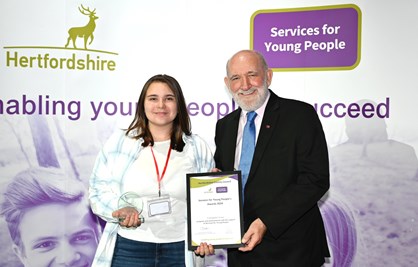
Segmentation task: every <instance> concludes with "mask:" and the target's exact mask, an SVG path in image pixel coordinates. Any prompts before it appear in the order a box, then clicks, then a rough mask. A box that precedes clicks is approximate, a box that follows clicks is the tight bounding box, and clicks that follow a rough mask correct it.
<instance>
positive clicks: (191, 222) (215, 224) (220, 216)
mask: <svg viewBox="0 0 418 267" xmlns="http://www.w3.org/2000/svg"><path fill="white" fill-rule="evenodd" d="M187 215H188V225H187V227H188V229H187V230H188V231H187V235H188V247H189V249H190V250H194V249H196V248H197V247H198V246H199V244H200V243H207V244H211V245H213V247H214V248H234V247H235V248H236V247H242V246H243V244H242V243H241V238H242V236H243V234H244V231H243V219H242V218H243V217H242V196H241V172H240V171H230V172H208V173H190V174H187Z"/></svg>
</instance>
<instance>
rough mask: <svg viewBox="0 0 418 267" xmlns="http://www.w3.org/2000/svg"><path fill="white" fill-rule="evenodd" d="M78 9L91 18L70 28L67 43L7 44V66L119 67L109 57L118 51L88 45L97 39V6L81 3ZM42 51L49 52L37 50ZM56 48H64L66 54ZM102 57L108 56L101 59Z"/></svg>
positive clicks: (76, 68) (49, 67)
mask: <svg viewBox="0 0 418 267" xmlns="http://www.w3.org/2000/svg"><path fill="white" fill-rule="evenodd" d="M78 10H79V11H80V13H81V14H83V15H85V16H88V17H89V21H88V22H87V24H86V25H85V26H82V27H71V28H69V30H68V38H67V43H66V44H65V46H5V47H3V48H4V49H5V50H6V55H5V56H6V60H5V62H6V67H9V68H28V69H58V70H59V69H63V70H78V71H84V70H87V71H114V70H116V62H115V61H114V59H110V58H108V57H109V55H113V56H117V55H118V53H115V52H110V51H104V50H97V49H90V48H87V46H90V45H91V44H92V43H93V40H94V34H93V33H94V31H95V29H96V20H97V19H98V18H99V17H98V16H96V9H95V8H94V9H93V10H91V9H90V7H84V6H83V5H82V4H81V5H80V6H79V7H78ZM79 38H81V39H82V40H83V44H84V46H83V48H77V40H79ZM61 40H62V39H61ZM39 50H50V51H49V52H45V53H38V52H39ZM57 50H61V51H64V53H62V52H59V51H57ZM34 51H35V52H34ZM68 51H69V52H68ZM36 53H38V54H36ZM101 56H102V57H107V58H101Z"/></svg>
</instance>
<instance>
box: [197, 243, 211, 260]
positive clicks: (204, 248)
mask: <svg viewBox="0 0 418 267" xmlns="http://www.w3.org/2000/svg"><path fill="white" fill-rule="evenodd" d="M194 253H195V254H196V255H197V256H201V257H204V256H209V255H213V254H215V249H214V248H213V246H212V245H208V244H207V243H200V245H199V246H198V247H197V248H196V249H195V251H194Z"/></svg>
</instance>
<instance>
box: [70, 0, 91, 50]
mask: <svg viewBox="0 0 418 267" xmlns="http://www.w3.org/2000/svg"><path fill="white" fill-rule="evenodd" d="M78 10H79V11H80V12H81V14H83V15H86V16H89V18H90V20H89V22H88V23H87V25H86V26H84V27H73V28H71V29H69V30H68V34H69V36H68V39H67V44H66V45H65V48H67V46H68V45H69V44H70V41H72V43H73V47H74V48H77V46H76V39H77V37H80V38H84V49H85V50H87V41H88V40H89V38H90V42H89V45H91V43H92V42H93V40H94V35H93V32H94V29H96V22H95V20H96V19H98V18H99V17H97V16H96V12H95V11H96V9H94V10H93V11H90V8H85V7H84V6H83V5H81V8H80V7H78Z"/></svg>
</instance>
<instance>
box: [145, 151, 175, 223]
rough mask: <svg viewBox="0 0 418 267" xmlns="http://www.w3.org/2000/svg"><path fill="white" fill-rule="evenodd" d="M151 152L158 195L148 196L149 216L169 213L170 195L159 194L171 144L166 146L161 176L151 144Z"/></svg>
mask: <svg viewBox="0 0 418 267" xmlns="http://www.w3.org/2000/svg"><path fill="white" fill-rule="evenodd" d="M151 153H152V156H153V158H154V163H155V169H156V171H157V180H158V195H156V196H152V197H150V198H149V199H148V201H147V206H148V216H149V217H152V216H156V215H163V214H170V213H171V200H170V195H168V194H164V195H161V180H162V179H163V178H164V174H165V171H166V170H167V165H168V161H169V159H170V154H171V145H170V147H169V148H168V153H167V159H166V161H165V166H164V170H163V173H162V174H161V176H160V172H159V170H158V164H157V160H156V159H155V155H154V150H153V149H152V146H151Z"/></svg>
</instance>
